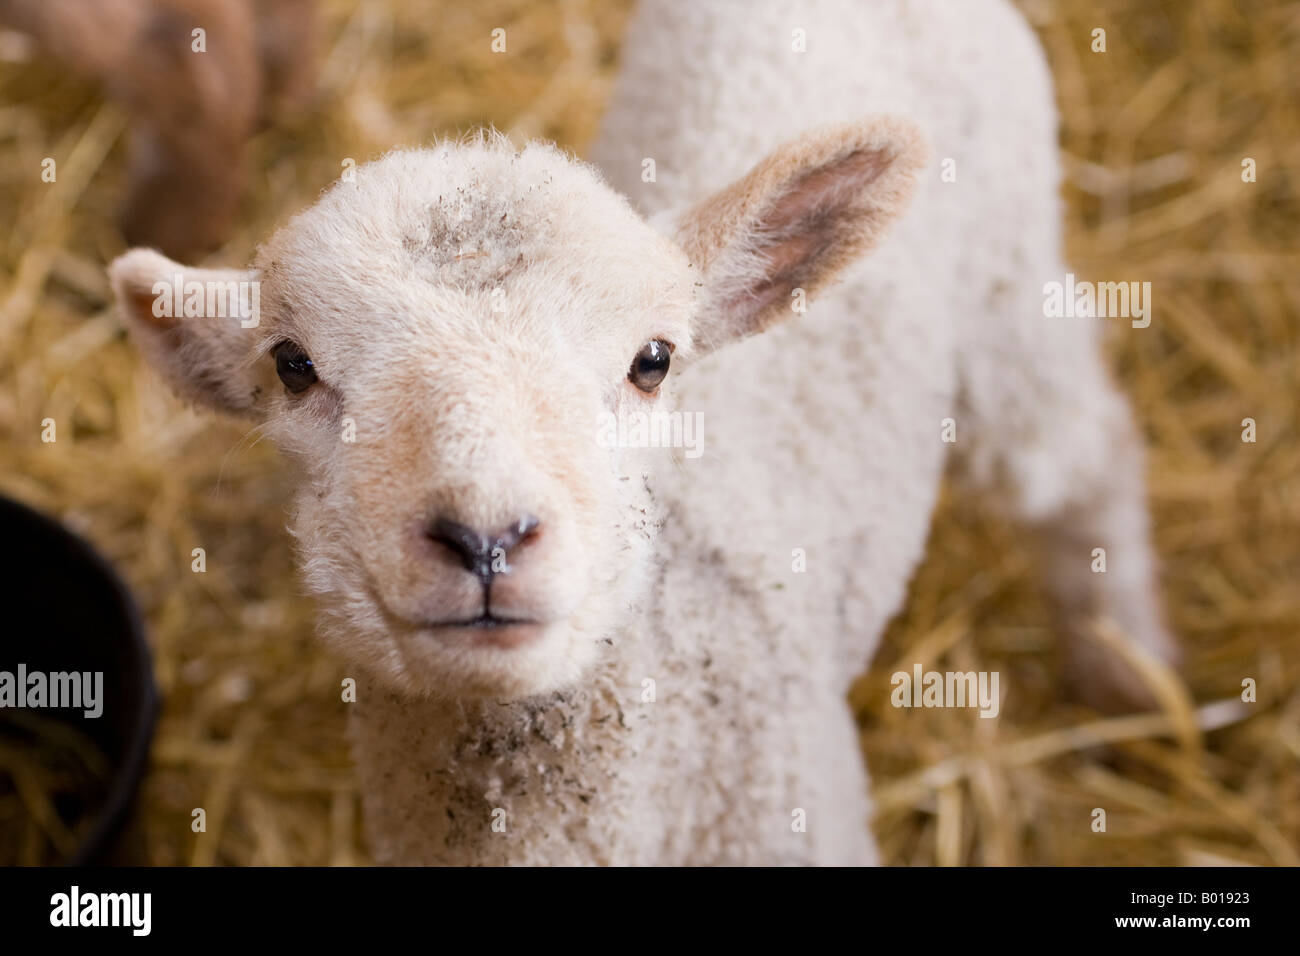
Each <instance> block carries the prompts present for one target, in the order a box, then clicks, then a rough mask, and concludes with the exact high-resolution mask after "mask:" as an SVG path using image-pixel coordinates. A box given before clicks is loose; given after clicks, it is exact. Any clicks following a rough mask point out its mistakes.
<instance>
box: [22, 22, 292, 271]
mask: <svg viewBox="0 0 1300 956" xmlns="http://www.w3.org/2000/svg"><path fill="white" fill-rule="evenodd" d="M0 26H3V27H11V28H13V29H15V30H18V31H20V32H22V33H26V34H30V35H31V36H32V37H34V38H35V39H36V40H37V41H38V42H39V43H40V44H41V45H42V46H43V47H44V48H45V49H46V50H47V51H48V52H49V53H51V54H53V55H54V56H56V57H57V58H58V59H59V60H61V61H62V62H63V63H65V64H67V65H68V66H69V67H71V68H72V69H74V70H75V71H77V72H78V73H80V74H82V75H83V76H86V77H89V78H90V79H93V80H96V81H98V82H100V83H102V84H103V85H104V87H105V88H106V89H107V91H108V92H109V93H110V94H111V95H112V96H113V97H114V98H115V99H117V100H119V101H121V102H122V104H123V105H124V106H126V108H127V109H128V110H129V111H130V112H131V118H132V123H131V137H130V167H131V168H130V184H129V187H128V191H127V195H126V199H125V202H124V203H123V206H122V210H121V212H120V215H119V220H120V224H121V227H122V230H123V232H124V233H125V234H126V237H127V240H128V241H130V242H136V243H144V244H148V245H152V246H157V247H159V248H161V249H163V250H164V251H166V252H168V254H170V255H174V256H186V255H197V254H200V253H203V252H207V251H209V250H211V249H213V248H215V247H216V246H218V245H220V244H221V243H222V242H224V241H225V240H226V238H227V236H228V234H229V232H230V229H231V227H232V226H233V224H234V222H235V220H236V214H237V213H238V210H239V200H240V198H241V196H242V194H243V192H244V183H245V178H246V176H245V170H244V164H243V161H242V158H241V157H242V153H243V151H244V143H245V141H246V140H247V139H248V138H249V137H250V136H252V135H253V133H254V132H255V131H256V129H257V125H258V123H259V122H261V121H265V120H267V119H269V118H270V116H271V115H272V114H273V113H280V112H285V111H288V110H289V109H293V108H301V107H302V106H303V105H305V104H306V103H307V102H308V100H309V99H310V97H311V96H312V95H313V86H314V73H315V70H314V64H313V62H312V61H313V59H314V52H313V46H314V35H315V0H259V2H258V3H253V2H251V0H0ZM196 34H199V35H198V36H196Z"/></svg>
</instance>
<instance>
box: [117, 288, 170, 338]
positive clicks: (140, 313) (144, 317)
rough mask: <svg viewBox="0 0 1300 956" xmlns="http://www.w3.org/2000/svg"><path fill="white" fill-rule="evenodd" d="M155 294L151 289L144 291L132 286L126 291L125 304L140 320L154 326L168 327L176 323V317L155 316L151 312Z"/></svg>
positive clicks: (155, 297)
mask: <svg viewBox="0 0 1300 956" xmlns="http://www.w3.org/2000/svg"><path fill="white" fill-rule="evenodd" d="M156 299H157V296H155V295H154V294H153V292H152V291H148V292H146V291H145V290H144V289H141V288H133V289H131V290H130V291H129V292H127V293H126V300H127V302H126V306H127V308H128V309H130V310H131V315H133V316H134V317H135V318H137V319H139V320H140V321H142V322H145V323H148V324H149V325H152V326H154V327H156V328H160V329H169V328H171V327H172V326H174V325H175V324H176V321H177V320H176V319H175V318H173V317H171V316H157V315H154V314H153V304H154V301H155V300H156Z"/></svg>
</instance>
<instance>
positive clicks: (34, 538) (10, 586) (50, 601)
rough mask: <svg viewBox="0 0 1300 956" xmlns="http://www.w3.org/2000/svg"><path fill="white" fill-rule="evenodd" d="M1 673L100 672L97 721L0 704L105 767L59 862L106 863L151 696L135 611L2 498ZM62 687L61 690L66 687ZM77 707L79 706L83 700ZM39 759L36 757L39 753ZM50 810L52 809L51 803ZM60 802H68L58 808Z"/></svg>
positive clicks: (104, 578)
mask: <svg viewBox="0 0 1300 956" xmlns="http://www.w3.org/2000/svg"><path fill="white" fill-rule="evenodd" d="M0 607H3V608H4V609H5V616H6V624H5V626H4V627H3V628H0V634H3V635H4V636H3V638H0V671H5V672H8V673H9V674H11V675H14V678H11V681H13V680H15V679H16V675H17V674H18V670H19V665H22V666H23V667H24V668H25V671H26V673H27V674H28V675H30V674H33V673H36V672H39V673H41V674H45V675H50V674H56V673H62V674H69V673H79V674H80V673H92V674H93V673H96V672H98V673H102V674H103V684H102V691H101V693H100V695H99V702H98V705H99V706H100V707H101V708H102V712H101V714H100V716H98V717H96V718H88V717H86V716H85V707H84V706H83V707H63V708H53V707H49V706H48V703H49V702H50V701H49V698H48V697H47V702H46V703H47V706H45V707H42V708H41V709H39V710H38V709H36V708H32V709H29V710H27V711H26V714H27V715H30V716H26V717H25V716H24V713H23V711H22V710H19V709H17V708H15V709H14V710H13V712H12V713H11V712H10V711H9V708H8V707H0V721H4V720H6V719H10V720H14V721H16V720H18V719H19V718H23V719H27V720H36V719H38V718H39V719H40V720H42V721H52V722H57V723H56V725H66V726H69V727H71V728H72V729H73V730H75V731H77V732H78V735H79V736H78V737H76V738H75V739H77V740H87V739H88V740H89V741H90V742H92V743H93V745H94V747H95V748H96V749H97V751H98V755H102V758H103V759H102V763H103V766H104V768H106V770H105V771H104V772H103V774H102V779H101V780H98V781H97V782H96V783H95V785H94V786H93V787H92V788H89V789H87V790H86V792H83V793H81V794H80V795H78V796H77V797H75V798H73V799H72V803H73V805H75V806H76V808H77V809H76V811H75V812H76V815H77V816H78V817H79V818H80V820H81V821H82V825H81V827H79V828H78V832H83V833H84V834H85V835H84V836H83V837H82V838H81V842H80V845H79V846H78V847H77V848H76V850H75V852H72V853H70V854H64V855H63V856H64V857H65V858H62V859H60V860H59V861H58V862H64V863H70V864H74V865H84V864H93V863H99V862H104V860H105V858H106V856H107V854H108V852H109V851H110V850H111V848H112V847H113V845H114V843H115V838H116V837H117V835H118V833H119V832H120V830H121V828H122V825H123V823H124V822H125V820H126V817H127V813H128V811H129V810H130V807H131V803H132V801H133V800H134V798H135V793H136V789H137V787H138V785H139V783H140V778H141V776H142V775H143V774H144V769H145V764H146V760H147V757H148V753H149V742H150V740H151V739H152V737H153V728H154V720H155V717H156V715H157V711H158V692H157V688H156V687H155V685H154V681H153V667H152V662H151V659H150V654H149V647H148V644H147V643H146V642H145V636H144V625H143V623H142V621H141V618H140V612H139V610H138V609H137V608H136V606H135V602H134V601H133V600H132V599H131V595H130V594H129V593H128V592H127V590H126V587H125V586H124V585H123V583H122V581H121V579H120V578H119V577H118V576H117V573H116V572H115V571H114V570H113V568H112V567H111V566H110V565H109V564H108V562H107V561H106V560H104V558H102V557H101V556H100V555H99V553H98V552H96V551H95V550H94V549H93V548H92V547H91V546H90V545H89V544H87V543H86V542H85V541H83V540H82V539H81V538H79V537H77V536H76V535H74V534H72V533H71V532H70V531H68V530H67V529H66V528H64V527H63V526H62V525H61V524H59V523H58V522H57V521H54V520H53V519H51V518H48V517H46V516H44V515H42V514H40V513H39V512H36V511H33V510H31V509H30V508H27V507H25V506H23V505H20V504H18V503H17V502H14V501H11V500H8V499H5V498H3V497H0ZM11 686H12V683H11ZM65 687H66V685H65ZM83 703H84V701H83ZM37 756H41V755H39V754H38V755H37ZM56 806H58V804H57V802H56ZM65 806H66V803H65Z"/></svg>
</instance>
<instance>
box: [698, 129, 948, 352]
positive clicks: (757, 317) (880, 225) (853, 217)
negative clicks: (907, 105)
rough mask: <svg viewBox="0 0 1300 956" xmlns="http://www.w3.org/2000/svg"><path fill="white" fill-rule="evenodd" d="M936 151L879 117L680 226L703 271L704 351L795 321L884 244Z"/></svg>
mask: <svg viewBox="0 0 1300 956" xmlns="http://www.w3.org/2000/svg"><path fill="white" fill-rule="evenodd" d="M927 155H928V149H927V147H926V145H925V142H924V140H923V138H922V136H921V133H920V131H919V130H918V129H917V128H916V127H915V126H913V125H912V124H911V123H909V122H907V121H905V120H902V119H898V118H896V117H890V116H876V117H870V118H868V119H864V120H861V121H858V122H855V123H847V124H844V125H841V126H832V127H826V128H823V129H816V130H811V131H809V132H807V133H805V134H804V135H803V136H801V137H800V138H799V139H796V140H793V141H791V142H788V143H786V144H785V145H784V146H781V147H779V148H778V149H776V150H775V151H774V152H773V153H771V154H770V155H769V156H768V157H767V159H765V160H763V161H762V162H761V163H759V164H758V165H757V166H755V167H754V168H753V169H752V170H751V171H750V172H749V173H748V174H747V175H745V176H743V177H741V178H740V179H738V180H736V181H735V182H734V183H732V184H731V185H730V186H728V187H727V188H726V189H723V190H721V191H720V192H718V193H716V194H714V195H713V196H711V197H710V198H708V199H706V200H705V201H704V202H702V203H700V204H699V205H697V206H695V207H694V208H693V209H690V210H689V211H687V212H686V213H685V214H684V215H681V216H679V217H677V222H676V239H677V242H678V244H679V245H680V246H681V247H682V249H683V250H684V251H685V252H686V255H687V258H688V259H690V261H691V264H692V265H694V266H695V267H696V268H698V269H699V270H700V272H701V279H702V286H703V288H702V290H701V291H702V301H701V310H700V314H699V316H698V317H697V329H696V331H697V332H698V336H697V342H698V343H699V344H700V345H701V346H703V347H704V348H705V349H709V348H716V347H717V346H719V345H723V344H725V343H726V342H729V341H732V340H734V339H738V338H742V337H744V336H746V335H752V334H753V333H755V332H761V331H762V330H763V329H765V328H767V327H768V326H770V325H772V324H774V323H776V322H779V321H781V320H782V319H785V318H789V317H790V316H791V315H792V314H793V309H792V302H793V301H794V294H795V292H796V290H802V291H803V293H804V294H805V295H806V296H807V297H812V296H814V295H815V294H816V293H817V292H819V291H820V290H821V289H822V288H823V287H824V286H825V285H827V284H828V283H830V282H831V281H832V280H833V279H834V278H835V277H836V276H837V275H838V274H839V273H840V272H841V271H842V270H843V269H844V268H845V267H846V266H848V265H849V264H850V263H852V262H854V261H855V260H856V259H857V258H858V257H859V256H861V255H862V254H863V253H864V252H866V251H867V250H868V249H869V248H871V247H872V246H873V245H875V244H876V243H877V242H879V241H880V239H881V237H882V236H884V234H885V232H886V230H887V229H888V228H889V226H890V225H891V224H892V223H893V222H894V220H896V219H897V218H898V216H899V215H900V214H901V213H902V212H903V210H904V209H905V208H906V207H907V202H908V200H909V199H910V198H911V195H912V190H913V187H914V186H915V184H916V180H917V177H918V174H919V172H920V170H921V168H922V166H923V165H924V163H925V161H926V158H927Z"/></svg>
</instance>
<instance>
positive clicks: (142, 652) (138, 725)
mask: <svg viewBox="0 0 1300 956" xmlns="http://www.w3.org/2000/svg"><path fill="white" fill-rule="evenodd" d="M2 510H8V511H10V512H12V513H14V514H16V515H17V516H18V517H19V518H20V519H23V520H26V521H28V522H30V523H32V524H34V525H36V526H38V527H39V528H40V529H41V532H42V533H43V534H47V535H49V536H50V537H51V538H56V539H60V540H61V541H62V542H64V543H65V544H66V545H67V546H68V547H69V549H70V550H71V551H72V552H73V553H74V554H75V555H76V556H77V557H78V558H80V559H82V560H83V561H84V562H85V565H86V567H87V569H88V570H90V571H93V572H94V573H96V574H98V575H99V576H100V577H101V578H102V579H103V581H104V583H106V584H108V585H109V588H110V590H111V592H112V594H113V598H114V605H115V606H114V607H113V608H111V609H107V608H106V609H105V610H106V611H111V613H113V614H115V615H116V616H117V618H118V619H119V620H120V621H121V623H122V624H123V625H124V626H125V631H126V646H125V647H123V648H122V649H121V651H122V654H121V657H120V659H119V663H120V666H121V667H122V668H123V669H124V670H125V669H129V668H134V669H135V670H136V675H135V676H136V679H137V681H138V686H139V687H140V688H141V689H142V692H141V693H140V694H139V697H138V699H137V700H136V701H135V702H134V708H133V710H134V712H133V713H132V715H131V721H130V726H131V730H130V733H129V735H128V739H127V741H126V745H125V748H124V751H123V757H122V758H121V759H120V760H119V761H118V763H117V766H116V767H114V768H113V779H112V782H111V783H110V785H109V788H108V792H107V795H106V796H105V799H104V803H103V806H102V807H101V808H100V810H99V813H98V817H97V819H96V820H95V824H94V826H93V827H92V828H91V830H90V833H89V835H88V836H87V837H86V839H85V840H84V841H83V842H82V844H81V846H80V847H79V848H78V849H77V851H76V853H74V854H73V856H72V858H71V859H69V860H67V861H66V863H67V864H68V865H71V866H86V865H91V864H94V863H96V862H99V861H100V860H101V859H102V857H103V856H104V854H105V852H106V851H107V850H108V849H109V848H110V846H111V844H112V842H113V839H114V838H115V837H116V836H117V834H118V833H119V831H120V830H121V828H122V825H123V824H124V823H125V822H126V818H127V815H128V813H129V812H130V809H131V804H132V802H133V801H134V799H135V795H136V792H137V790H138V789H139V786H140V780H141V779H142V778H143V776H144V771H145V766H146V763H147V761H148V757H149V744H150V742H151V741H152V740H153V731H154V725H155V723H156V721H157V717H158V688H157V685H156V684H155V683H154V678H153V656H152V654H151V653H150V651H149V644H148V641H147V640H146V639H145V629H144V619H143V618H142V617H141V616H140V610H139V608H138V607H137V606H136V603H135V599H134V598H132V596H131V592H130V591H128V590H127V588H126V585H125V584H124V583H123V581H122V579H121V577H120V576H119V575H118V573H117V571H116V570H115V569H114V568H113V566H112V565H111V564H109V562H108V560H107V559H106V558H104V556H103V555H101V554H100V553H99V552H98V551H97V550H96V549H95V548H94V547H92V546H91V545H90V543H89V542H87V541H86V540H85V539H84V538H82V537H80V536H79V535H76V534H73V533H72V532H71V531H69V530H68V529H67V528H66V527H64V526H63V525H62V524H61V523H60V522H58V521H56V520H54V519H53V518H51V517H49V516H48V515H45V514H43V513H41V512H39V511H36V510H35V509H33V508H29V507H27V506H26V505H24V504H22V503H20V502H17V501H14V500H13V499H12V498H6V497H3V496H0V511H2ZM17 544H18V542H11V543H9V545H10V546H16V545H17Z"/></svg>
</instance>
